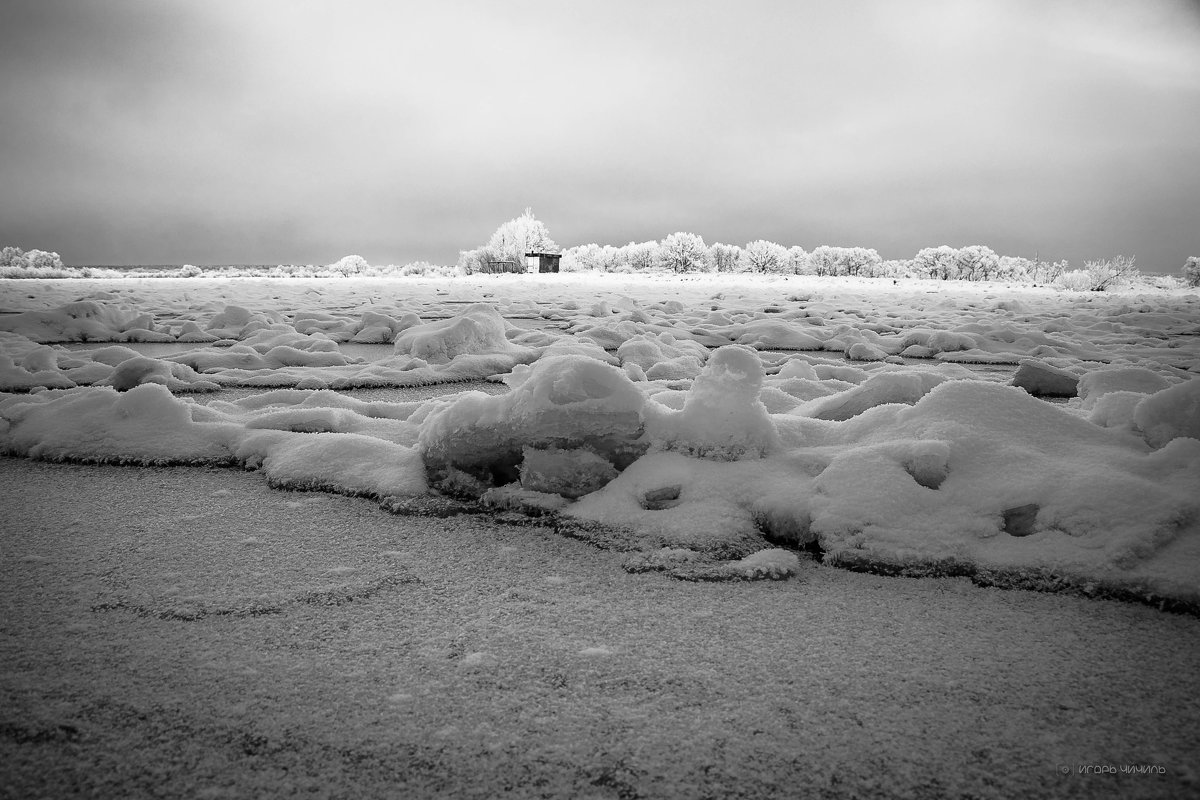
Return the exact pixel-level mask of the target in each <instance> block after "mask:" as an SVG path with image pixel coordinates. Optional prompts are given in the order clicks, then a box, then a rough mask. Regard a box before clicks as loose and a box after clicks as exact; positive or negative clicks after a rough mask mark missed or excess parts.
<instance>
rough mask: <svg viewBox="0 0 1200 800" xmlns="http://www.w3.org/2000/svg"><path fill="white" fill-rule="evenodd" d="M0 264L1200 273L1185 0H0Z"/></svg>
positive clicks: (1197, 18) (1192, 75) (1199, 133)
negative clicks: (853, 258)
mask: <svg viewBox="0 0 1200 800" xmlns="http://www.w3.org/2000/svg"><path fill="white" fill-rule="evenodd" d="M0 102H2V104H0V109H2V110H0V244H12V245H17V246H20V247H22V248H25V249H30V248H34V247H37V248H42V249H47V250H56V251H58V252H59V253H61V254H62V256H63V259H64V260H65V261H66V262H67V263H70V264H139V263H140V264H153V263H197V264H215V263H291V262H295V263H328V262H331V261H333V260H335V259H337V258H339V257H340V256H343V255H346V254H349V253H358V254H361V255H362V256H364V257H366V258H367V260H368V261H370V262H372V263H395V264H403V263H406V262H409V261H413V260H417V259H425V260H429V261H433V262H436V263H453V262H454V261H455V260H456V258H457V255H458V251H459V250H462V249H465V248H470V247H475V246H478V245H481V244H483V243H484V242H485V241H486V239H487V238H488V236H489V235H490V234H491V232H492V231H493V230H494V229H495V228H496V227H497V226H498V225H499V224H500V223H502V222H504V221H506V220H508V219H511V218H513V217H515V216H517V215H519V214H520V213H521V212H522V211H523V210H524V209H525V208H526V207H527V206H528V207H532V208H533V210H534V213H535V214H536V215H537V217H538V218H539V219H541V220H542V221H543V222H545V223H546V225H547V226H548V227H549V230H550V233H551V235H552V236H553V237H554V238H555V240H556V241H557V242H558V243H559V244H560V245H561V246H564V247H567V246H571V245H575V244H582V243H586V242H599V243H602V244H625V243H627V242H629V241H633V240H637V241H644V240H647V239H660V238H662V237H663V236H665V235H667V234H669V233H672V232H674V231H677V230H683V231H691V232H693V233H698V234H700V235H701V236H703V237H704V239H705V241H706V242H709V243H712V242H715V241H721V242H726V243H731V244H745V243H746V242H748V241H751V240H754V239H760V238H762V239H769V240H772V241H776V242H779V243H781V244H785V245H801V246H803V247H804V248H806V249H811V248H813V247H815V246H817V245H821V244H828V245H847V246H849V245H856V246H863V247H873V248H875V249H877V250H879V252H880V253H881V254H882V255H883V256H884V257H885V258H908V257H911V256H912V255H913V254H914V253H915V252H916V251H917V250H918V249H920V248H921V247H925V246H933V245H940V244H950V245H954V246H961V245H966V244H985V245H988V246H990V247H992V248H993V249H995V250H996V251H997V252H1000V253H1002V254H1011V255H1024V256H1029V257H1032V256H1033V255H1034V252H1035V251H1037V252H1038V253H1040V255H1041V257H1043V258H1048V259H1051V260H1056V259H1061V258H1068V259H1070V260H1071V261H1072V264H1073V265H1074V266H1082V263H1083V261H1084V260H1085V259H1090V258H1099V257H1105V256H1111V255H1115V254H1118V253H1122V254H1126V255H1136V256H1137V258H1138V264H1139V265H1140V266H1141V267H1142V268H1143V269H1144V270H1146V271H1159V272H1176V271H1178V270H1179V268H1180V267H1181V266H1182V264H1183V262H1184V259H1185V258H1186V257H1187V256H1190V255H1200V4H1198V3H1196V2H1194V1H1193V2H1182V0H1179V1H1178V2H1176V1H1174V0H1171V1H1168V0H1131V2H1127V3H1122V2H1115V1H1114V0H1103V2H1101V1H1100V0H1096V1H1095V2H1084V1H1082V0H1080V1H1079V2H1055V1H1054V0H1028V1H1027V2H1026V1H1023V0H992V1H981V2H972V1H971V0H945V2H937V1H935V0H914V1H913V2H898V1H896V2H893V1H892V0H878V1H877V2H856V1H855V0H830V1H829V2H803V1H802V0H778V1H777V2H768V1H766V0H760V1H757V2H756V1H755V0H729V1H728V2H704V1H703V0H684V1H682V2H655V1H654V0H637V1H636V2H625V1H624V0H588V1H587V2H574V1H572V0H557V1H555V0H547V1H546V2H541V1H534V2H520V1H519V0H518V1H513V0H505V1H504V2H498V1H493V2H487V1H481V2H448V1H447V0H438V2H430V0H421V2H403V1H399V0H391V1H390V2H389V1H386V0H380V1H379V2H370V1H360V0H314V1H311V2H310V1H306V0H191V1H190V2H184V1H183V0H104V1H103V2H98V1H95V0H74V1H73V2H70V1H67V0H4V2H2V3H0Z"/></svg>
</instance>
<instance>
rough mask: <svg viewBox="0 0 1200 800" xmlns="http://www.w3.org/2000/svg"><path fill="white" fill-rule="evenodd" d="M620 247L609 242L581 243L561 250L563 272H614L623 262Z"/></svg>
mask: <svg viewBox="0 0 1200 800" xmlns="http://www.w3.org/2000/svg"><path fill="white" fill-rule="evenodd" d="M621 250H622V248H619V247H613V246H612V245H610V244H605V245H599V244H595V243H592V244H581V245H577V246H575V247H569V248H567V249H566V250H565V251H563V258H562V263H561V265H560V268H561V269H562V270H563V271H564V272H615V271H617V270H618V269H620V268H621V266H622V265H623V264H624V263H625V261H624V258H623V255H622V252H621Z"/></svg>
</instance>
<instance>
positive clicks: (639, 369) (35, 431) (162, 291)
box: [0, 276, 1200, 605]
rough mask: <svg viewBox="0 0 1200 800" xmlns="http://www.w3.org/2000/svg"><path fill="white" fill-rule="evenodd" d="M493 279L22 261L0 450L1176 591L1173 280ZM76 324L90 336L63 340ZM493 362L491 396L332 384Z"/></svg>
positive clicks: (760, 569) (1180, 338) (1195, 446)
mask: <svg viewBox="0 0 1200 800" xmlns="http://www.w3.org/2000/svg"><path fill="white" fill-rule="evenodd" d="M512 280H513V281H514V283H512V284H505V283H500V282H496V281H494V280H493V281H489V280H477V281H476V282H474V283H471V282H467V281H462V282H459V281H447V280H443V281H440V282H438V281H430V282H427V283H419V284H418V283H414V284H413V286H414V287H415V288H412V289H411V291H406V294H405V296H404V298H403V301H402V302H399V303H396V302H388V301H387V298H388V297H389V293H394V291H395V286H396V284H394V283H391V284H389V283H387V282H383V281H373V280H370V279H365V278H356V279H354V280H346V281H338V282H336V289H326V285H322V287H321V291H322V294H320V295H318V294H316V293H314V292H312V291H310V288H311V284H306V283H304V282H299V283H297V284H295V286H293V287H291V289H290V290H283V289H280V288H279V284H263V285H262V286H261V287H260V286H259V284H256V283H253V282H250V283H247V284H245V285H244V286H239V287H238V288H237V290H236V291H234V290H231V289H229V288H228V287H223V286H221V285H220V284H213V285H211V286H208V287H207V289H205V288H204V287H205V286H206V284H205V283H204V282H203V279H195V278H193V279H187V280H186V281H182V280H181V281H180V282H179V284H178V286H176V284H175V282H173V281H170V280H168V279H163V280H162V281H159V282H158V283H161V284H162V286H161V287H160V286H157V285H156V286H155V287H154V288H153V289H151V288H147V287H146V286H144V285H141V284H137V285H134V284H129V286H128V287H127V286H126V285H125V284H121V285H120V287H119V289H118V290H116V291H104V292H96V293H94V294H93V295H91V296H88V297H85V298H83V299H79V298H71V297H69V296H63V295H62V292H63V291H64V290H63V289H61V288H60V287H57V286H55V285H53V284H49V283H46V284H39V285H38V292H37V293H34V294H33V302H29V303H28V305H27V306H26V307H22V308H12V309H8V310H9V311H14V312H15V313H7V314H3V315H0V389H2V390H3V393H0V450H3V452H5V453H8V454H11V455H19V456H27V457H31V458H43V459H56V460H62V459H71V460H80V461H115V462H122V463H142V464H157V463H209V464H234V465H241V466H243V467H246V468H250V469H257V470H261V471H262V472H263V473H264V475H265V476H266V478H267V479H268V480H269V481H270V482H271V483H272V484H273V485H278V486H283V487H289V488H297V489H320V490H326V491H334V492H341V493H345V494H359V495H366V496H372V497H377V498H381V499H383V498H389V497H401V498H403V497H409V498H411V497H416V496H419V495H422V494H424V493H426V492H428V491H430V490H431V489H434V490H439V491H442V492H447V493H452V494H459V495H466V496H469V497H472V498H477V499H481V500H482V501H483V502H484V503H485V504H488V505H491V506H492V507H495V508H501V509H518V510H524V511H526V512H528V513H551V514H557V515H558V516H559V517H561V518H563V519H567V520H572V521H573V522H574V523H575V524H579V525H601V526H605V527H606V528H610V529H612V530H623V531H627V532H628V535H629V536H630V537H632V538H630V539H628V540H627V541H629V542H632V545H631V546H634V547H637V548H641V549H643V550H644V553H645V554H654V553H658V555H653V556H651V555H644V556H642V557H640V558H641V560H640V561H638V563H639V564H641V565H642V566H643V567H645V568H648V569H659V568H663V569H669V570H674V571H675V573H678V575H679V576H680V577H683V576H684V573H687V574H688V575H691V577H692V578H695V579H717V578H718V577H721V578H723V579H729V578H736V577H757V578H764V577H765V578H772V577H783V576H786V575H791V574H794V573H795V564H793V563H792V562H791V560H790V559H789V558H788V557H786V556H789V555H792V554H790V553H784V554H780V552H779V551H775V550H772V549H771V545H772V544H779V545H787V546H791V547H819V548H820V549H821V550H822V551H823V552H824V554H825V558H826V559H827V560H828V561H829V562H831V563H835V564H843V565H846V566H849V567H853V568H859V567H861V566H863V565H869V566H872V568H882V569H889V570H894V571H903V572H909V573H912V574H946V573H951V574H952V573H962V574H980V573H983V572H986V573H987V574H990V575H999V576H1003V575H1007V576H1010V577H1011V578H1012V581H1013V582H1014V583H1015V584H1016V585H1039V584H1040V585H1052V586H1074V587H1082V588H1091V589H1094V588H1095V587H1101V588H1103V589H1107V590H1112V591H1114V592H1117V593H1123V594H1125V595H1127V596H1141V597H1147V598H1171V599H1173V600H1179V601H1182V602H1185V603H1192V604H1193V605H1194V604H1197V603H1200V345H1197V337H1196V333H1197V332H1200V327H1198V326H1197V324H1196V319H1197V318H1200V297H1198V296H1197V295H1196V294H1195V293H1194V292H1193V293H1190V294H1189V293H1186V292H1180V293H1174V294H1171V293H1162V294H1160V295H1134V296H1129V295H1125V296H1123V295H1119V294H1118V295H1112V296H1107V295H1106V296H1103V297H1079V296H1064V295H1062V294H1059V293H1056V292H1054V291H1052V290H1034V289H1029V288H1025V287H1022V288H1012V289H1006V288H1003V287H999V288H997V287H996V286H994V285H982V286H969V287H953V289H950V288H947V287H944V286H941V285H938V284H936V283H932V284H917V285H915V286H909V287H904V286H892V285H890V284H879V283H875V284H870V283H866V282H862V281H858V282H855V281H853V280H849V279H847V280H842V281H840V282H838V281H833V280H829V279H816V278H814V279H811V281H809V282H808V283H807V284H802V282H801V281H799V280H797V281H792V282H791V283H788V282H786V281H785V280H784V279H782V278H771V279H762V280H758V281H756V280H754V279H748V278H746V277H744V276H741V277H739V278H737V279H736V280H734V279H732V278H730V279H726V280H727V282H726V283H724V284H721V283H720V281H719V280H718V279H716V278H714V279H711V280H712V282H709V283H700V282H698V281H693V282H688V281H677V282H671V281H667V280H662V281H660V282H659V283H655V282H654V281H651V280H648V279H645V278H638V279H636V280H635V279H630V283H629V284H628V285H625V284H621V285H620V286H614V285H613V284H611V283H609V284H605V283H602V282H600V281H599V280H598V279H596V278H589V279H578V278H575V279H572V278H568V277H563V278H562V280H560V281H558V282H557V283H555V282H550V281H546V280H545V279H542V278H537V276H521V277H519V278H513V279H512ZM571 280H577V281H584V283H577V284H573V283H571V282H570V281H571ZM587 280H591V281H594V282H595V284H594V285H593V284H587V283H586V281H587ZM613 280H618V279H617V278H615V277H614V278H613ZM621 280H624V279H621ZM75 285H76V286H77V285H79V282H78V281H77V282H75ZM405 285H406V286H408V284H405ZM182 287H186V289H185V288H182ZM197 287H200V288H197ZM506 287H507V288H506ZM135 289H136V290H135ZM800 289H805V290H804V291H800ZM72 290H74V289H72ZM270 292H276V293H277V294H276V295H270V294H269V293H270ZM714 292H715V294H714ZM280 293H281V294H280ZM328 293H334V294H337V297H336V298H334V297H330V296H329V294H328ZM10 294H11V296H12V297H13V298H14V300H13V301H12V302H13V303H16V299H15V298H16V297H17V293H15V292H13V293H10ZM198 294H203V297H202V298H201V297H199V296H197V295H198ZM1010 294H1011V295H1012V296H1009V295H1010ZM580 298H588V299H587V300H580ZM781 298H787V299H786V301H785V300H783V299H781ZM481 300H486V301H487V302H479V301H481ZM235 301H236V302H235ZM531 319H532V320H534V322H533V324H530V323H529V322H525V323H524V324H523V325H522V326H518V325H517V324H515V323H516V322H522V321H525V320H531ZM82 341H88V342H100V343H104V344H101V345H97V346H96V347H93V348H90V349H67V348H66V347H64V346H62V343H64V342H82ZM117 342H124V343H126V344H128V343H131V342H135V343H150V342H167V343H170V344H172V345H174V346H176V347H177V349H176V350H175V351H173V352H170V353H167V354H165V355H162V354H160V355H155V354H153V353H151V352H149V351H143V350H141V349H139V347H141V345H135V346H132V347H130V346H125V345H122V344H114V343H117ZM346 343H356V344H358V345H365V344H370V343H374V344H378V345H381V346H382V347H381V349H380V351H379V353H378V354H377V355H376V356H375V357H372V358H363V357H361V356H355V355H350V354H348V353H347V352H343V349H342V347H343V345H344V344H346ZM782 351H787V352H782ZM1002 365H1009V366H1007V367H1004V366H1002ZM1005 370H1007V371H1005ZM1014 372H1015V375H1014ZM493 376H502V379H503V381H504V383H505V384H506V385H507V387H508V389H509V390H508V391H507V393H505V394H501V395H492V394H485V393H483V392H464V393H460V394H457V395H453V396H448V397H444V398H435V399H432V400H425V401H414V402H411V403H387V402H366V401H362V400H358V399H355V398H353V397H351V396H349V395H347V394H342V393H339V392H337V391H330V390H332V389H351V388H354V387H377V386H401V387H403V386H417V385H423V384H436V383H451V382H455V381H462V380H472V379H474V380H478V379H482V378H488V377H493ZM1010 379H1011V384H1012V385H1005V384H1006V383H1007V382H1009V381H1010ZM231 387H241V388H243V389H245V388H250V389H255V390H257V393H256V394H252V395H251V396H249V397H243V398H241V399H234V400H228V399H225V398H224V396H223V390H226V389H229V388H231ZM271 389H277V391H270V390H271ZM202 393H208V394H212V393H216V397H217V399H214V400H211V401H210V402H207V404H205V403H202V402H201V399H203V397H204V394H202ZM1041 396H1059V397H1065V398H1068V400H1067V401H1066V402H1065V403H1058V404H1052V403H1049V402H1047V401H1045V400H1043V399H1040V397H1041ZM662 548H666V550H662ZM764 552H765V553H766V554H763V553H764ZM663 553H666V555H663ZM689 553H691V554H696V555H694V556H692V555H687V554H689ZM756 553H757V554H759V555H755V554H756ZM681 554H682V555H681ZM685 556H686V557H685ZM697 559H698V561H697ZM693 562H696V563H693ZM663 565H666V566H665V567H664V566H663ZM640 568H641V567H639V569H640ZM673 574H674V573H673Z"/></svg>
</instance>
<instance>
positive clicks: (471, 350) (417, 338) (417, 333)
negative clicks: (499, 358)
mask: <svg viewBox="0 0 1200 800" xmlns="http://www.w3.org/2000/svg"><path fill="white" fill-rule="evenodd" d="M507 326H508V324H507V323H506V322H505V321H504V318H503V317H501V316H500V312H499V311H497V310H496V307H495V306H491V305H488V304H486V303H475V304H473V305H470V306H467V307H466V308H465V309H464V310H463V312H462V313H461V314H459V315H458V316H456V317H452V318H451V319H446V320H437V321H435V322H426V323H424V324H421V325H414V326H412V327H411V328H407V329H406V330H404V332H403V333H401V334H400V335H399V336H397V337H396V342H395V351H396V354H397V355H409V356H413V357H415V358H420V359H422V360H424V361H427V362H429V363H431V364H446V363H448V362H450V361H451V360H453V359H454V358H456V357H458V356H462V355H479V354H484V353H503V354H509V355H522V356H528V355H529V351H528V348H522V347H518V346H516V345H513V344H511V343H509V341H508V338H507V336H506V335H505V331H506V329H507Z"/></svg>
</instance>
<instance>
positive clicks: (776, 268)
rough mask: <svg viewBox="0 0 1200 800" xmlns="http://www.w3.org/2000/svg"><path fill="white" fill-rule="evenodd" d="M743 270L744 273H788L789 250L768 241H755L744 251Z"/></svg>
mask: <svg viewBox="0 0 1200 800" xmlns="http://www.w3.org/2000/svg"><path fill="white" fill-rule="evenodd" d="M741 269H742V270H743V271H744V272H784V271H787V269H788V251H787V248H786V247H784V246H783V245H781V244H775V243H774V242H768V241H767V240H766V239H755V240H754V241H753V242H750V243H749V244H748V245H746V247H745V248H744V249H743V250H742V267H741Z"/></svg>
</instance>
